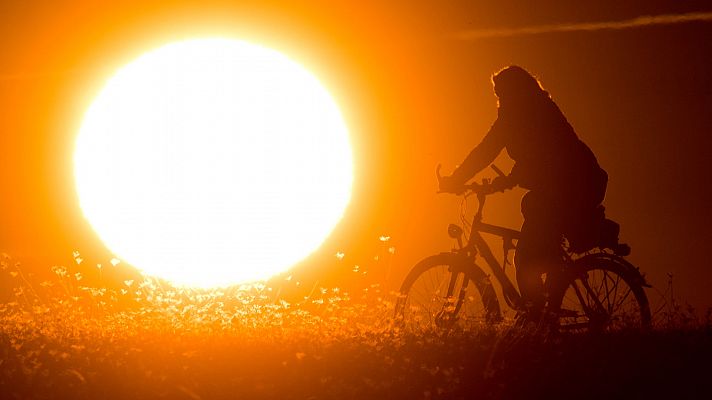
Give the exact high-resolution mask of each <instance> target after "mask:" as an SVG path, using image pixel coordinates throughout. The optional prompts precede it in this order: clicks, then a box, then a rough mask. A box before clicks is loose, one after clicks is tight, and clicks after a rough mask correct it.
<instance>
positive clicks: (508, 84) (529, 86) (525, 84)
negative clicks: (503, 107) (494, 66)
mask: <svg viewBox="0 0 712 400" xmlns="http://www.w3.org/2000/svg"><path fill="white" fill-rule="evenodd" d="M492 85H493V86H494V93H495V94H496V95H497V97H498V98H499V100H500V102H502V101H504V102H509V101H510V100H514V101H516V100H517V99H525V98H531V97H536V96H538V95H541V94H546V92H545V91H544V89H543V88H542V86H541V84H540V83H539V81H538V80H537V79H536V78H535V77H533V76H532V75H531V74H530V73H529V72H527V71H526V70H525V69H524V68H522V67H519V66H516V65H510V66H508V67H506V68H503V69H501V70H500V71H499V72H497V73H496V74H494V75H492Z"/></svg>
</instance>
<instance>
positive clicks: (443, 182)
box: [438, 176, 464, 194]
mask: <svg viewBox="0 0 712 400" xmlns="http://www.w3.org/2000/svg"><path fill="white" fill-rule="evenodd" d="M438 183H439V185H440V187H439V191H440V192H443V193H454V194H462V192H464V187H463V185H462V184H461V183H460V182H458V181H456V180H455V179H454V178H453V177H452V176H441V177H439V179H438Z"/></svg>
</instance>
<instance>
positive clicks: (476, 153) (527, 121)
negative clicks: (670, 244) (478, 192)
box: [440, 66, 608, 319]
mask: <svg viewBox="0 0 712 400" xmlns="http://www.w3.org/2000/svg"><path fill="white" fill-rule="evenodd" d="M492 83H493V85H494V92H495V94H496V95H497V97H498V98H499V103H498V105H499V107H498V113H497V120H496V121H495V122H494V124H493V125H492V127H491V128H490V130H489V132H487V135H486V136H485V137H484V139H482V142H481V143H480V144H479V145H478V146H477V147H475V148H474V149H473V150H472V152H470V154H469V155H468V156H467V158H465V160H464V161H463V163H462V164H461V165H460V166H459V167H458V168H457V169H456V170H455V171H454V172H453V174H452V175H451V176H449V177H444V178H443V179H442V180H441V183H440V189H441V190H442V191H449V192H453V191H454V192H457V191H459V190H461V189H460V187H461V186H462V185H463V184H465V183H466V182H467V181H468V180H470V179H471V178H472V177H473V176H474V175H475V174H477V173H478V172H480V171H481V170H483V169H484V168H486V167H487V166H488V165H489V164H490V163H492V162H493V161H494V159H495V158H496V157H497V155H498V154H499V153H500V152H501V151H502V150H503V149H506V150H507V153H508V154H509V156H510V157H511V158H512V159H513V160H514V161H515V165H514V167H513V168H512V172H511V173H510V175H509V176H507V177H500V178H496V179H495V180H494V182H493V185H494V186H495V187H498V188H500V189H501V190H504V189H506V188H511V187H514V186H516V185H519V186H521V187H522V188H525V189H529V190H530V191H529V192H528V193H527V194H526V195H525V196H524V198H523V199H522V205H521V210H522V214H523V216H524V224H523V225H522V230H521V231H522V234H521V237H520V239H519V242H518V244H517V251H516V255H515V266H516V273H517V284H518V285H519V289H520V291H521V293H522V297H523V300H524V301H525V304H526V305H527V307H528V308H529V309H530V310H531V312H530V314H529V317H530V318H531V319H538V318H539V316H540V312H541V310H542V309H543V306H544V304H545V298H544V288H543V282H542V275H543V274H544V273H546V272H547V271H550V270H551V269H552V268H559V267H561V266H562V259H561V254H560V251H561V246H560V244H561V240H562V235H565V236H566V237H568V238H572V237H577V236H581V235H582V234H583V233H582V232H581V230H585V229H590V223H588V222H589V221H591V220H594V219H595V217H594V216H595V215H596V214H597V213H601V212H602V208H600V207H599V205H600V204H601V202H602V201H603V197H604V196H605V192H606V185H607V182H608V175H607V174H606V172H605V171H604V170H603V169H601V167H599V165H598V162H597V161H596V157H595V156H594V155H593V153H592V152H591V150H590V149H589V148H588V146H586V144H584V143H583V142H582V141H581V140H579V138H578V137H577V136H576V133H575V132H574V129H573V128H572V127H571V125H570V124H569V122H568V121H567V120H566V118H565V117H564V115H563V114H562V113H561V110H559V108H558V106H557V105H556V104H555V103H554V101H553V100H552V99H551V97H550V96H549V93H548V92H546V91H545V90H544V89H543V88H542V86H541V85H540V83H539V81H538V80H537V79H536V78H534V77H533V76H532V75H530V74H529V73H528V72H527V71H526V70H524V69H523V68H521V67H518V66H509V67H506V68H504V69H503V70H501V71H499V72H498V73H496V74H495V75H494V76H493V77H492ZM584 235H585V234H584Z"/></svg>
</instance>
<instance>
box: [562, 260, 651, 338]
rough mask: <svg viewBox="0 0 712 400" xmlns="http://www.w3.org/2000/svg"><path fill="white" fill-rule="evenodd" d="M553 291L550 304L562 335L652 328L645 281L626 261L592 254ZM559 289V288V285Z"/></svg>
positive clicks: (566, 275) (578, 261)
mask: <svg viewBox="0 0 712 400" xmlns="http://www.w3.org/2000/svg"><path fill="white" fill-rule="evenodd" d="M563 276H564V277H566V278H567V279H565V280H563V281H562V283H563V284H561V285H558V287H555V288H553V289H552V290H551V297H550V301H549V304H550V306H551V308H550V309H551V310H552V311H553V312H554V313H556V315H557V316H558V324H559V330H560V331H562V332H611V331H620V330H626V329H647V328H649V327H650V306H649V304H648V298H647V296H646V295H645V291H644V286H645V285H646V283H645V279H644V278H643V276H642V275H641V274H640V272H639V271H638V269H637V268H635V267H634V266H633V265H631V264H630V263H628V262H627V261H625V260H624V259H623V258H621V257H618V256H615V255H611V254H606V253H599V254H591V255H588V256H585V257H582V258H580V259H578V260H576V261H575V262H574V265H573V267H572V269H571V270H570V271H567V272H565V273H564V275H563ZM555 286H556V285H555Z"/></svg>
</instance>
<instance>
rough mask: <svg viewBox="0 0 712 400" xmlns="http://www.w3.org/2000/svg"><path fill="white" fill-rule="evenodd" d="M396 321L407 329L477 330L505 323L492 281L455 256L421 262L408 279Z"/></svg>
mask: <svg viewBox="0 0 712 400" xmlns="http://www.w3.org/2000/svg"><path fill="white" fill-rule="evenodd" d="M395 318H396V321H397V322H400V323H402V325H403V326H404V327H406V328H407V329H418V330H422V329H433V328H452V327H454V326H456V325H459V326H461V327H463V328H476V327H479V326H483V325H488V324H492V323H495V322H498V321H500V320H501V319H502V314H501V310H500V307H499V302H498V300H497V294H496V293H495V291H494V287H493V286H492V283H491V282H490V280H489V277H488V276H487V275H486V274H485V273H484V272H483V271H482V270H481V269H480V268H479V267H478V266H476V265H475V264H472V263H470V262H468V261H467V260H466V259H464V258H462V257H461V256H458V255H457V254H453V253H442V254H437V255H434V256H431V257H428V258H425V259H424V260H422V261H420V262H419V263H418V264H416V265H415V267H413V269H412V270H411V271H410V273H409V274H408V275H407V276H406V278H405V280H404V281H403V284H402V286H401V289H400V294H399V297H398V301H397V302H396V308H395Z"/></svg>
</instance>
